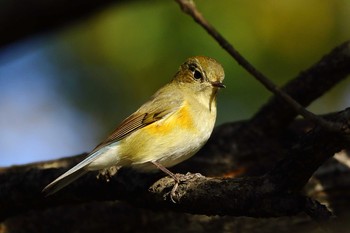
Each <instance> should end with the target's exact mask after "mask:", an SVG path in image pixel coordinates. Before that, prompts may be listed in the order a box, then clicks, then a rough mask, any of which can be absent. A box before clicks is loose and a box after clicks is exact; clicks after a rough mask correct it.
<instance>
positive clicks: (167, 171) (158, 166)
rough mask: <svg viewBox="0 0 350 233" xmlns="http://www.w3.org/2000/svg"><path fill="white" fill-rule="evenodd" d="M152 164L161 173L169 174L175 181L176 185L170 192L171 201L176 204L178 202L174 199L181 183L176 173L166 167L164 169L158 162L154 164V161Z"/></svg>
mask: <svg viewBox="0 0 350 233" xmlns="http://www.w3.org/2000/svg"><path fill="white" fill-rule="evenodd" d="M152 163H153V164H154V166H156V167H157V168H159V169H160V170H161V171H163V172H164V173H166V174H168V175H169V176H170V177H171V178H173V179H174V181H175V184H174V186H173V189H172V190H171V192H170V199H171V201H172V202H174V203H176V201H174V197H175V196H176V195H175V192H176V189H177V188H178V187H179V183H180V180H179V178H178V177H177V176H176V175H175V174H174V173H172V172H171V171H169V170H168V169H167V168H166V167H164V166H163V165H162V164H160V163H157V162H153V161H152Z"/></svg>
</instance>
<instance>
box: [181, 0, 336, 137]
mask: <svg viewBox="0 0 350 233" xmlns="http://www.w3.org/2000/svg"><path fill="white" fill-rule="evenodd" d="M176 2H178V3H179V5H180V7H181V9H182V10H183V11H184V12H185V13H186V14H188V15H190V16H191V17H192V18H193V19H194V20H195V21H196V22H197V23H198V24H199V25H200V26H202V27H203V28H204V29H205V30H206V31H207V32H208V33H209V34H210V35H211V36H212V37H213V38H214V39H215V40H216V41H217V42H218V43H219V44H220V45H221V47H222V48H223V49H225V50H226V51H227V52H228V53H229V54H230V55H231V56H232V57H233V58H234V59H235V60H236V61H237V62H238V64H240V65H241V66H242V67H243V68H244V69H245V70H246V71H248V72H249V73H250V74H251V75H252V76H253V77H255V78H256V79H257V80H258V81H259V82H260V83H261V84H263V85H264V86H265V87H266V89H268V90H269V91H271V92H272V93H274V94H275V95H276V96H278V97H279V98H280V99H282V100H284V101H285V102H286V103H287V104H288V105H289V106H290V107H292V108H293V109H294V110H295V111H296V112H297V113H299V114H300V115H301V116H303V117H304V118H306V119H309V120H311V121H313V122H315V123H316V124H318V125H321V126H322V127H324V128H325V129H327V130H329V131H342V130H343V129H342V128H341V127H342V126H341V125H337V124H335V123H333V122H327V121H325V120H324V119H323V118H322V117H318V116H316V115H315V114H313V113H312V112H309V111H308V110H306V109H305V108H304V107H303V106H302V105H300V104H299V103H298V102H297V101H295V100H294V99H293V98H292V97H290V96H289V95H288V94H287V93H286V92H284V91H283V90H281V89H279V88H278V87H277V86H276V85H275V84H274V83H273V82H272V81H271V80H270V79H268V78H267V77H266V76H265V75H264V74H262V73H261V72H260V71H259V70H257V69H256V68H255V67H254V66H253V65H252V64H250V63H249V62H248V60H246V59H245V58H244V57H243V56H242V55H241V54H240V53H239V52H238V51H237V50H236V49H235V48H234V47H233V46H232V44H230V43H229V42H228V41H227V40H226V39H225V38H224V37H223V36H222V35H221V34H220V33H219V32H218V31H217V30H216V29H215V28H214V27H213V26H212V25H211V24H210V23H209V22H208V21H207V20H206V19H205V18H204V17H203V15H202V14H201V13H200V12H199V11H198V9H197V8H196V6H195V4H194V1H193V0H176Z"/></svg>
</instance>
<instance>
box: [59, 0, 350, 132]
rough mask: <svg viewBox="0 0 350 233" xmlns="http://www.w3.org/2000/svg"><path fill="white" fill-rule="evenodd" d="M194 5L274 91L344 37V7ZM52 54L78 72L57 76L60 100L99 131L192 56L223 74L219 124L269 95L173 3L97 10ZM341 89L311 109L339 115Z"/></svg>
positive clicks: (253, 2) (342, 2)
mask: <svg viewBox="0 0 350 233" xmlns="http://www.w3.org/2000/svg"><path fill="white" fill-rule="evenodd" d="M196 3H197V6H198V8H199V9H200V10H201V11H202V13H203V14H204V16H205V17H206V18H207V19H208V20H209V21H210V22H211V23H212V24H213V25H214V26H215V27H216V28H217V29H218V30H219V31H220V32H221V33H222V34H223V35H224V36H225V37H226V38H227V39H228V40H229V41H231V43H233V45H234V46H235V47H236V48H237V49H238V50H239V51H240V52H241V53H242V54H243V55H244V56H245V57H246V58H247V59H248V60H249V61H251V62H252V63H253V64H254V65H255V66H256V67H257V68H258V69H259V70H261V71H262V72H263V73H265V74H266V75H267V76H268V77H270V78H271V79H272V80H273V81H274V82H276V83H277V84H279V85H283V83H285V82H287V81H288V80H290V79H291V78H293V77H294V76H296V75H297V74H298V73H299V72H300V71H301V70H303V69H306V68H307V67H309V66H310V65H312V64H313V63H314V62H316V61H317V60H318V59H319V58H320V57H321V56H322V55H323V54H325V53H327V52H329V51H330V50H331V49H332V48H333V47H335V46H336V45H338V44H340V43H341V42H343V41H345V40H348V39H349V38H350V31H349V30H348V28H349V27H350V25H349V24H350V20H349V18H350V14H348V12H350V3H349V1H348V0H337V1H334V0H323V1H319V0H309V1H302V0H284V1H275V0H265V1H261V0H250V1H238V0H222V1H204V0H200V1H197V2H196ZM56 48H57V51H66V52H67V51H69V53H70V54H71V57H70V59H68V60H67V59H62V60H64V61H63V62H62V69H63V70H64V69H74V70H75V71H76V72H77V75H75V76H74V78H71V77H70V78H64V77H63V78H62V82H61V84H62V86H61V87H62V89H63V90H65V93H66V96H67V98H68V99H70V100H71V101H72V103H74V104H75V105H76V106H78V107H80V108H81V109H82V110H83V111H87V112H90V113H94V114H97V113H99V115H97V117H99V118H100V119H101V120H102V121H104V122H106V126H107V127H111V125H114V124H115V123H116V121H118V120H121V119H122V118H123V117H125V116H126V115H128V114H129V113H131V112H132V111H133V110H135V109H136V108H137V107H138V106H139V105H140V104H141V103H143V102H144V101H145V100H146V99H147V98H148V97H149V96H150V95H151V94H152V93H153V92H154V91H155V90H157V89H158V88H159V87H160V86H161V85H163V84H164V83H166V82H168V81H169V80H170V79H171V78H172V75H173V74H174V73H175V72H176V70H177V68H178V66H179V65H180V64H181V63H182V62H183V61H184V60H185V59H186V58H187V57H189V56H193V55H206V56H211V57H214V58H216V59H217V60H218V61H219V62H221V63H222V64H223V66H224V68H225V70H226V79H225V83H226V85H227V87H228V88H226V89H225V90H223V91H222V93H221V94H220V96H219V113H218V114H219V115H218V116H219V118H218V121H219V123H222V122H224V121H234V120H237V119H243V118H248V117H250V116H251V115H252V114H253V113H254V112H256V111H257V109H258V108H259V106H261V105H262V104H263V103H264V102H266V101H267V99H268V97H269V96H270V95H271V94H270V93H268V92H267V91H266V90H265V89H264V87H262V86H261V85H260V84H259V83H258V82H257V81H255V80H254V78H252V77H251V76H249V75H248V74H247V73H246V72H245V71H244V70H243V69H242V68H241V67H239V66H238V65H237V64H236V62H235V61H234V60H233V59H232V58H230V57H229V55H228V54H227V53H226V52H225V51H223V50H222V49H221V48H220V46H219V45H218V44H217V43H216V42H215V41H214V40H213V39H212V38H211V37H210V36H209V35H208V34H207V33H206V32H205V31H204V30H203V29H202V28H200V27H199V26H198V25H197V24H196V23H195V22H193V20H192V19H191V18H190V17H188V16H187V15H185V14H183V13H182V12H181V10H180V9H179V7H178V6H177V5H176V3H175V2H173V1H154V2H152V3H150V1H140V2H136V3H129V4H125V5H122V6H120V5H118V6H116V7H115V8H113V7H111V8H109V9H105V10H104V11H102V12H100V13H99V14H97V15H95V16H93V17H91V18H89V19H88V20H84V21H83V22H82V23H81V24H79V25H76V26H73V27H70V28H69V29H67V30H65V31H63V32H62V33H61V35H60V36H59V39H57V43H56ZM57 51H56V52H57ZM62 54H63V53H62ZM56 56H57V54H53V57H56ZM62 56H67V55H62ZM345 89H346V86H343V87H341V88H339V89H337V90H336V91H333V92H332V93H331V94H329V95H327V96H326V99H325V100H321V103H320V102H319V103H317V106H318V107H317V108H316V109H314V110H315V111H316V112H319V111H321V112H322V110H323V109H324V108H325V105H326V106H327V107H326V109H327V112H328V111H332V110H336V109H337V108H340V107H344V106H343V105H342V104H341V103H342V102H343V98H344V96H343V94H342V93H343V92H342V91H345ZM322 101H323V102H322ZM332 107H333V108H332ZM334 108H336V109H334ZM107 116H108V117H107ZM116 118H119V119H116Z"/></svg>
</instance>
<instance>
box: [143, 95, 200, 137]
mask: <svg viewBox="0 0 350 233" xmlns="http://www.w3.org/2000/svg"><path fill="white" fill-rule="evenodd" d="M179 128H182V129H186V130H194V129H196V128H195V127H194V125H193V117H192V115H191V113H190V112H189V105H188V103H187V102H185V103H184V104H183V106H182V107H181V108H180V109H179V110H178V112H177V113H175V114H173V115H171V116H170V117H169V118H168V119H167V120H161V121H158V122H155V123H154V124H150V125H148V126H146V127H145V129H144V130H145V132H147V133H149V134H157V135H159V136H162V135H166V134H167V133H169V132H170V131H172V130H179Z"/></svg>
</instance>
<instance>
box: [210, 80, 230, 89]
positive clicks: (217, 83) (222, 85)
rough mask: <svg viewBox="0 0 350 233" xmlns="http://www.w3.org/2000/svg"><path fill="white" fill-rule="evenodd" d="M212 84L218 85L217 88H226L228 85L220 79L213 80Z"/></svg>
mask: <svg viewBox="0 0 350 233" xmlns="http://www.w3.org/2000/svg"><path fill="white" fill-rule="evenodd" d="M211 85H212V86H213V87H217V88H226V86H225V85H224V84H223V83H222V82H219V81H216V82H211Z"/></svg>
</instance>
